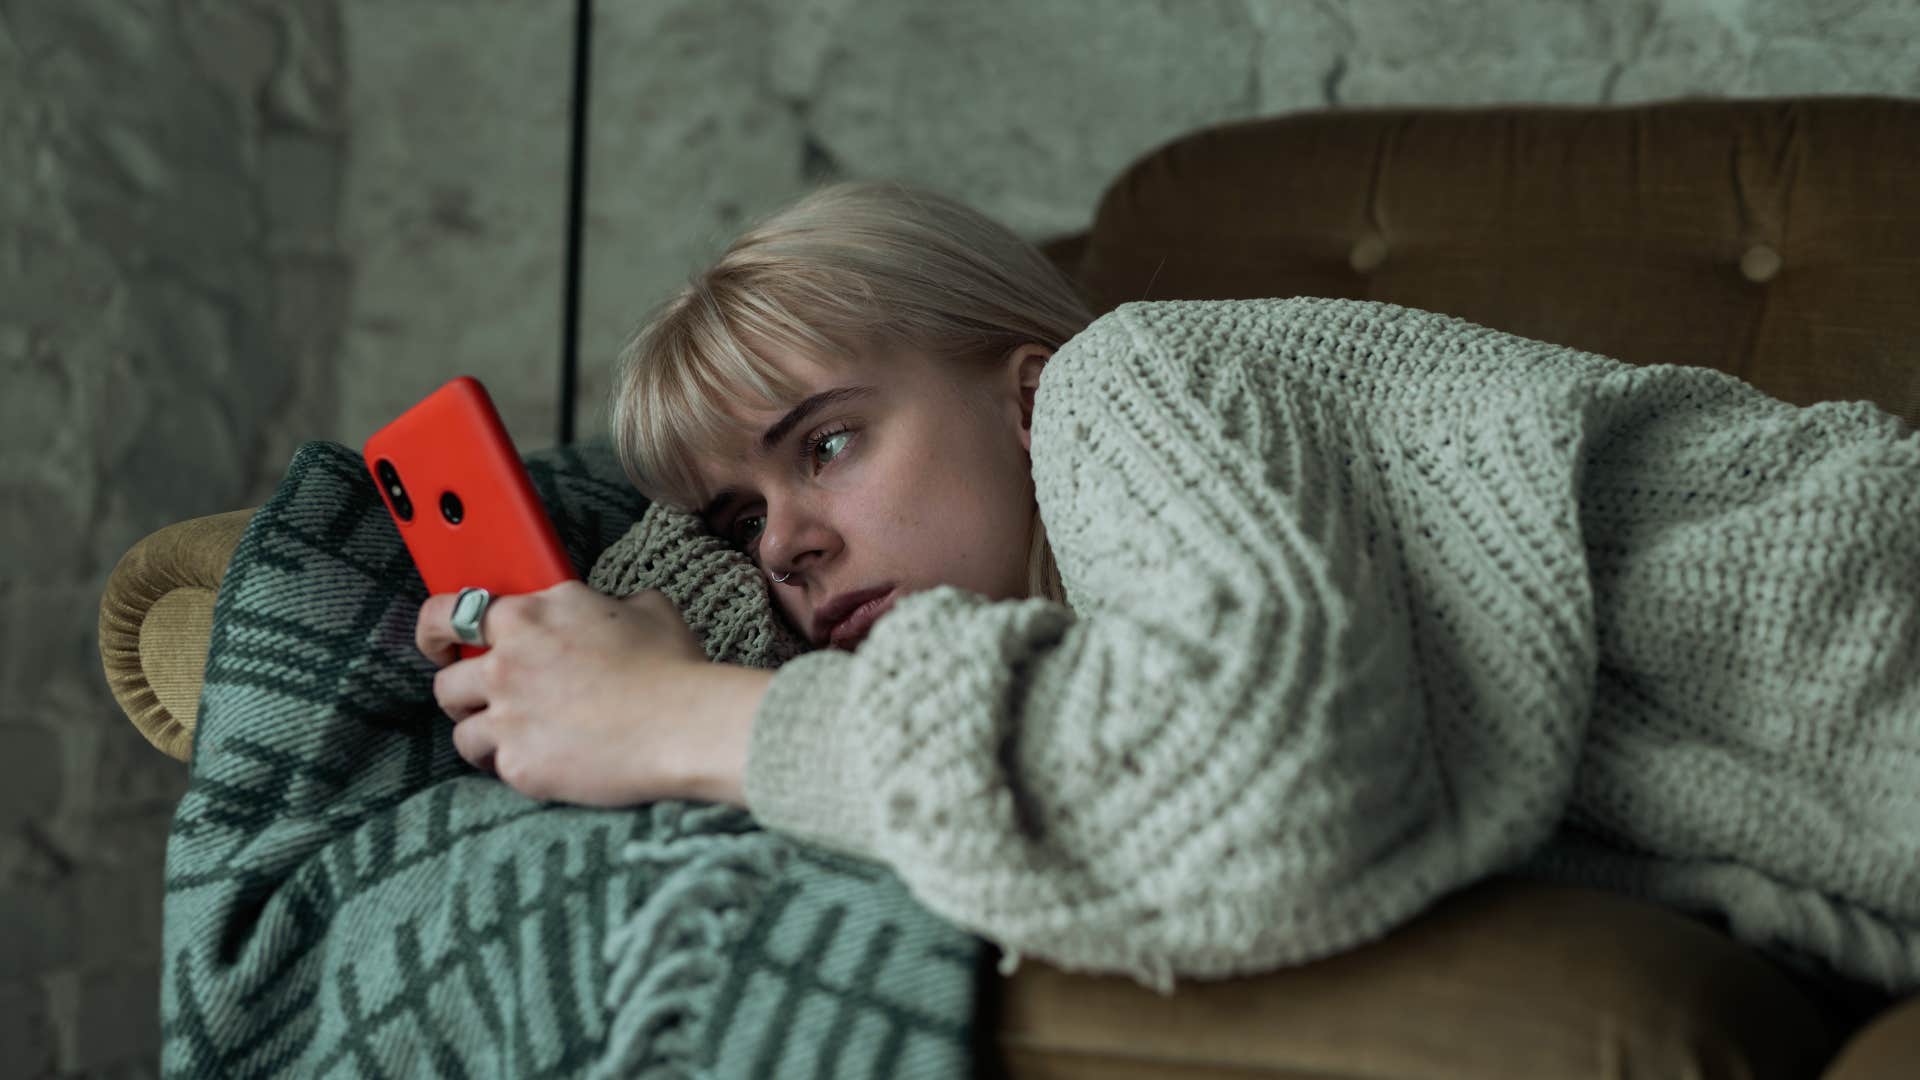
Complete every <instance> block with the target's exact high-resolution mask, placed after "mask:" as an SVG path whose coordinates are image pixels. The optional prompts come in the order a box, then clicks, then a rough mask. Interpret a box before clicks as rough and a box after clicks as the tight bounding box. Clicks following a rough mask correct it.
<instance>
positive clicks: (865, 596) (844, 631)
mask: <svg viewBox="0 0 1920 1080" xmlns="http://www.w3.org/2000/svg"><path fill="white" fill-rule="evenodd" d="M893 592H894V590H893V588H892V586H887V587H883V588H878V589H863V590H861V591H859V592H855V593H849V594H847V595H845V596H836V597H834V598H833V599H832V600H829V601H828V602H827V603H826V604H825V605H822V607H821V609H820V611H819V613H818V614H817V615H816V617H815V620H814V623H815V630H814V639H815V640H816V641H817V640H820V639H822V638H824V639H826V641H827V643H828V644H830V645H834V646H837V647H839V648H850V647H852V645H853V644H854V643H855V642H857V641H859V640H860V639H861V638H863V637H865V636H866V633H867V630H868V628H869V627H871V626H872V625H873V621H874V620H875V619H878V618H879V617H880V616H881V615H883V614H885V613H886V611H887V609H888V608H890V607H892V606H893Z"/></svg>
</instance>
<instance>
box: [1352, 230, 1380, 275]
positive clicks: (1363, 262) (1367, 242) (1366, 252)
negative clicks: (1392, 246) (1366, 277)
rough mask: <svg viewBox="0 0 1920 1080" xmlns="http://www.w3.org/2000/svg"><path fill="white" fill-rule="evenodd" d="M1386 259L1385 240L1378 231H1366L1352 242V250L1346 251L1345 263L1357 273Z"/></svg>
mask: <svg viewBox="0 0 1920 1080" xmlns="http://www.w3.org/2000/svg"><path fill="white" fill-rule="evenodd" d="M1386 261H1387V240H1386V237H1384V236H1381V235H1380V234H1379V233H1368V234H1367V235H1365V236H1363V237H1361V238H1360V239H1358V240H1355V241H1354V242H1353V250H1352V251H1349V252H1347V265H1349V266H1351V267H1353V268H1354V270H1355V271H1357V272H1359V273H1362V274H1364V273H1366V272H1368V271H1370V270H1373V269H1375V268H1377V267H1378V266H1379V265H1380V264H1381V263H1383V262H1386Z"/></svg>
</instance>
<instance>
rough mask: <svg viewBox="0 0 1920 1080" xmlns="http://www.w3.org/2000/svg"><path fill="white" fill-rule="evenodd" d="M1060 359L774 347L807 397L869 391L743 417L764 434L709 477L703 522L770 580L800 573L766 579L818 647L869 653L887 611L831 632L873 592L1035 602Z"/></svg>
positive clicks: (1021, 353)
mask: <svg viewBox="0 0 1920 1080" xmlns="http://www.w3.org/2000/svg"><path fill="white" fill-rule="evenodd" d="M1049 355H1050V352H1049V350H1047V349H1045V348H1044V347H1042V346H1039V345H1025V346H1021V347H1020V348H1018V349H1015V350H1014V351H1013V352H1012V353H1010V354H1009V355H1008V356H1007V357H1006V359H1005V361H1004V362H1003V363H1002V364H1000V365H997V366H992V367H974V368H963V367H962V366H961V365H958V364H940V363H935V362H933V361H930V360H928V359H927V358H925V357H924V356H921V355H919V354H917V353H907V354H899V355H893V356H886V357H881V358H877V359H873V358H869V359H863V360H862V361H859V362H857V363H854V364H852V365H850V366H847V367H845V368H843V369H827V368H823V367H820V366H818V365H817V364H814V363H812V362H811V361H806V360H803V359H799V358H796V357H792V356H785V355H776V356H773V357H771V358H770V359H772V360H773V362H774V363H775V365H776V366H778V367H779V368H780V369H781V370H782V371H784V372H786V373H787V374H788V375H791V376H793V377H795V378H797V379H798V380H800V382H801V383H802V384H803V385H804V387H805V390H804V391H803V398H811V397H813V396H814V395H817V394H821V393H824V392H828V391H835V390H847V389H848V388H863V389H857V390H849V391H848V392H847V393H844V394H841V395H839V396H837V397H835V398H833V399H831V400H826V401H824V402H823V403H821V404H820V405H819V407H818V408H816V409H813V410H810V411H807V410H806V409H805V405H806V402H805V401H803V403H802V405H801V407H800V408H798V409H796V410H794V411H793V412H792V413H789V411H788V410H784V409H770V410H761V411H754V412H746V411H735V412H733V413H732V414H731V415H733V416H734V417H736V418H737V419H741V420H743V421H744V422H745V423H746V431H747V432H749V433H750V434H748V435H745V436H743V437H742V438H741V440H740V442H738V443H737V444H735V445H734V446H732V447H730V448H729V452H728V454H727V455H726V457H725V459H724V460H722V461H719V462H714V463H712V467H710V468H709V469H707V470H705V471H704V472H703V475H702V479H703V480H705V481H707V490H709V491H714V492H719V493H721V494H720V495H718V496H716V497H715V499H714V500H713V501H712V502H710V503H709V505H708V507H707V508H706V510H705V511H704V513H703V514H702V517H703V518H704V519H705V521H706V523H707V525H708V527H710V528H711V529H712V530H713V531H714V532H715V533H717V534H718V535H720V536H722V537H725V538H726V539H727V540H728V541H730V542H731V543H733V544H734V545H735V546H737V547H739V548H741V549H742V550H743V551H745V552H747V554H748V555H749V556H750V557H752V559H753V561H754V563H755V564H756V565H757V566H759V567H760V569H761V571H762V572H763V573H766V574H768V575H769V576H770V577H771V575H776V574H778V575H786V574H791V575H792V576H790V577H788V578H787V579H786V580H785V581H784V582H782V583H779V584H772V583H771V582H770V583H769V586H768V587H769V588H770V589H771V590H772V593H773V597H774V601H775V603H776V604H777V605H778V607H779V609H780V611H781V612H782V614H784V615H785V616H786V617H787V619H788V620H789V621H790V622H791V623H792V624H793V625H794V626H795V627H797V628H798V629H800V630H801V632H802V633H804V634H805V635H806V637H807V639H808V640H809V641H810V642H812V643H813V644H814V645H816V646H833V647H837V648H845V649H853V648H855V647H856V646H857V645H858V644H859V641H860V640H861V639H862V638H864V636H865V629H866V627H867V626H870V625H871V623H872V620H873V617H874V614H875V613H878V612H884V611H885V606H881V607H878V608H876V609H874V611H873V612H870V613H869V615H868V617H866V618H863V619H857V620H855V621H854V623H852V624H850V625H848V626H846V627H844V628H842V633H841V634H840V635H832V634H831V632H832V630H833V615H834V611H833V603H834V601H836V600H844V599H845V598H847V597H851V596H855V595H856V594H863V593H867V592H869V591H872V590H882V591H886V592H887V593H888V594H889V598H888V599H887V601H886V602H885V603H886V604H887V605H890V604H891V603H892V601H893V600H897V599H898V598H899V597H902V596H905V595H907V594H909V593H913V592H918V591H920V590H923V589H927V588H931V587H932V586H935V585H953V586H957V587H959V588H963V589H970V590H972V591H974V592H977V593H981V594H983V595H985V596H986V597H988V598H989V599H995V600H1000V599H1011V598H1016V597H1022V596H1025V595H1027V555H1028V540H1029V529H1030V528H1031V524H1032V515H1033V473H1032V468H1031V466H1030V465H1029V461H1028V457H1027V452H1028V449H1029V447H1030V446H1031V436H1030V424H1031V420H1032V410H1033V391H1034V387H1035V386H1037V385H1038V383H1039V378H1040V371H1041V368H1042V366H1043V365H1044V364H1045V363H1046V360H1047V357H1048V356H1049ZM788 417H794V418H793V419H791V421H790V422H783V418H788ZM765 435H771V436H773V438H774V441H773V443H772V445H771V446H770V447H768V448H763V447H762V445H761V444H762V440H763V436H765ZM729 490H730V491H731V492H732V494H730V495H729V494H727V493H728V492H729Z"/></svg>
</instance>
